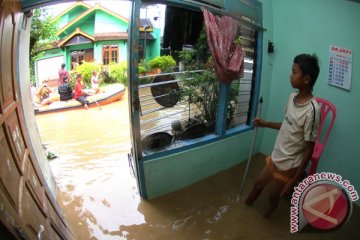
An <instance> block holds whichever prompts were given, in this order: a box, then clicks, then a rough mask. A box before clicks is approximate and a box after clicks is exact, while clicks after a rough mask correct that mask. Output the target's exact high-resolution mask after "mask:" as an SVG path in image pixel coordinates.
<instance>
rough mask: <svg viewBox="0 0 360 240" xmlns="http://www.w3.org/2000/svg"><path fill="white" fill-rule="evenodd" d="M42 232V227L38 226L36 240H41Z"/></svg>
mask: <svg viewBox="0 0 360 240" xmlns="http://www.w3.org/2000/svg"><path fill="white" fill-rule="evenodd" d="M44 230H45V228H44V226H43V225H41V224H40V226H39V231H38V234H37V237H36V240H41V234H42V232H43V231H44Z"/></svg>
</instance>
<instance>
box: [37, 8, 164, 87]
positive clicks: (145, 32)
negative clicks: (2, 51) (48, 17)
mask: <svg viewBox="0 0 360 240" xmlns="http://www.w3.org/2000/svg"><path fill="white" fill-rule="evenodd" d="M53 21H56V22H57V23H58V27H59V30H58V32H57V38H58V40H57V41H56V42H55V43H53V44H52V47H51V48H49V49H46V50H44V54H43V55H42V56H41V57H39V58H38V59H37V61H36V63H35V64H36V65H35V76H36V80H37V83H41V82H42V81H43V80H49V81H50V83H52V84H51V85H53V86H55V85H56V84H57V80H58V70H59V68H60V65H61V64H62V63H65V64H66V69H67V70H68V71H69V70H71V69H73V68H74V67H75V66H77V65H78V64H81V63H82V61H86V62H91V61H94V62H96V63H98V64H101V65H107V64H109V63H111V62H122V61H127V48H128V43H127V39H128V25H129V20H128V19H127V18H125V17H123V16H121V15H119V14H117V13H115V12H113V11H111V10H109V9H107V8H105V7H103V6H101V5H100V4H99V3H96V4H95V5H94V6H91V5H88V4H86V3H83V2H77V3H75V4H73V5H72V6H70V7H69V8H68V9H66V10H64V11H63V12H62V13H60V14H59V15H57V16H56V17H55V18H54V20H53ZM139 35H140V46H139V49H138V51H139V56H140V58H146V59H147V60H149V59H152V58H154V57H157V56H160V40H161V37H160V29H158V28H154V27H153V25H152V24H151V22H150V21H149V20H148V19H141V20H140V28H139Z"/></svg>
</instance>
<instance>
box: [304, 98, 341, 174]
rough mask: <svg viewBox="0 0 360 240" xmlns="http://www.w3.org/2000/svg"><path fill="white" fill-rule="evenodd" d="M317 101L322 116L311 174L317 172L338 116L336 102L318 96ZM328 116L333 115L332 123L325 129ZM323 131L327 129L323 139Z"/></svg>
mask: <svg viewBox="0 0 360 240" xmlns="http://www.w3.org/2000/svg"><path fill="white" fill-rule="evenodd" d="M316 101H317V102H318V103H319V105H320V112H321V115H320V116H321V117H320V125H319V131H318V136H317V137H316V140H315V148H314V152H313V154H312V159H311V161H312V162H311V168H310V171H309V174H314V173H315V172H316V168H317V165H318V161H319V159H320V156H321V154H322V152H323V150H324V147H325V145H326V142H327V140H328V138H329V135H330V132H331V129H332V127H333V125H334V122H335V118H336V108H335V106H334V104H332V103H331V102H329V101H328V100H325V99H323V98H316ZM330 112H331V114H330ZM330 115H331V116H330ZM328 117H331V119H330V124H329V125H328V126H327V129H324V125H325V124H324V123H325V121H326V119H327V118H328ZM323 131H326V133H325V137H324V138H323V139H322V138H321V135H322V134H323ZM321 140H322V141H321Z"/></svg>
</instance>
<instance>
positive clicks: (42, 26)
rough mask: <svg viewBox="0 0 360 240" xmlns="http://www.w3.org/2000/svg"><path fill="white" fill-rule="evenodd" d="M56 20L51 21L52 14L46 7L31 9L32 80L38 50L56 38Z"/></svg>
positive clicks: (47, 45) (32, 78)
mask: <svg viewBox="0 0 360 240" xmlns="http://www.w3.org/2000/svg"><path fill="white" fill-rule="evenodd" d="M56 32H57V22H56V21H52V16H51V15H50V14H49V12H48V11H47V9H46V8H39V9H35V10H34V11H33V18H32V23H31V30H30V79H31V80H32V81H34V79H35V77H34V62H35V59H36V57H37V56H38V55H39V53H38V50H39V49H44V48H47V47H49V46H51V42H53V41H55V40H56Z"/></svg>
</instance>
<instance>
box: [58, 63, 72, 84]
mask: <svg viewBox="0 0 360 240" xmlns="http://www.w3.org/2000/svg"><path fill="white" fill-rule="evenodd" d="M65 66H66V65H65V63H63V64H61V69H60V70H59V85H60V84H62V83H64V77H66V78H67V79H69V78H70V76H69V72H68V71H66V69H65Z"/></svg>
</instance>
